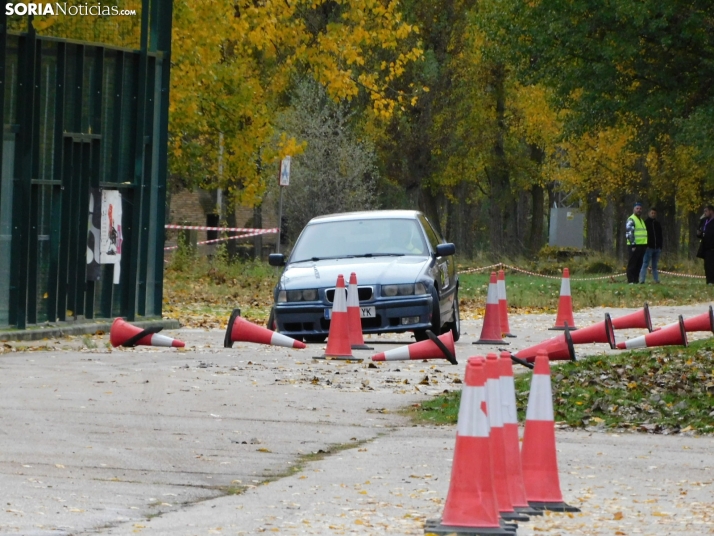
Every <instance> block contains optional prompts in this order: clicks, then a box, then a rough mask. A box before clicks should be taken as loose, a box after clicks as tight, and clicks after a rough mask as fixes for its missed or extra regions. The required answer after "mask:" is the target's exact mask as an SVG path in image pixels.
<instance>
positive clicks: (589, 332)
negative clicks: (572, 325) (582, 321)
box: [570, 313, 616, 349]
mask: <svg viewBox="0 0 714 536" xmlns="http://www.w3.org/2000/svg"><path fill="white" fill-rule="evenodd" d="M570 336H571V337H572V339H573V344H590V343H594V342H606V343H608V344H609V345H610V348H613V349H614V348H616V346H615V331H614V329H613V327H612V319H611V318H610V313H605V320H603V321H602V322H598V323H597V324H592V325H590V326H588V327H585V328H580V329H579V330H577V331H574V332H573V333H571V334H570Z"/></svg>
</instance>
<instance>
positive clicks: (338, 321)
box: [315, 274, 353, 359]
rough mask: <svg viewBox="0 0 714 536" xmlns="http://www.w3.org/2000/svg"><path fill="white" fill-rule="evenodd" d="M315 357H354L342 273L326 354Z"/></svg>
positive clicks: (338, 279) (333, 304) (336, 288)
mask: <svg viewBox="0 0 714 536" xmlns="http://www.w3.org/2000/svg"><path fill="white" fill-rule="evenodd" d="M315 359H353V357H352V345H351V344H350V328H349V319H348V318H347V297H346V295H345V278H344V277H343V276H342V274H340V275H338V276H337V285H336V287H335V297H334V300H333V302H332V311H331V313H330V333H329V335H328V336H327V347H326V348H325V354H324V355H323V356H320V357H317V358H315Z"/></svg>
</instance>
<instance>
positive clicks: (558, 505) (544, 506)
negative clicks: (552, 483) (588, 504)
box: [528, 501, 580, 512]
mask: <svg viewBox="0 0 714 536" xmlns="http://www.w3.org/2000/svg"><path fill="white" fill-rule="evenodd" d="M528 504H529V505H530V507H531V508H535V509H536V510H550V511H551V512H579V511H580V508H577V507H575V506H570V505H569V504H567V503H564V502H535V501H528Z"/></svg>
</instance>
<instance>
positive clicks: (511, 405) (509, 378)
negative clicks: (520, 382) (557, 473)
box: [499, 352, 543, 516]
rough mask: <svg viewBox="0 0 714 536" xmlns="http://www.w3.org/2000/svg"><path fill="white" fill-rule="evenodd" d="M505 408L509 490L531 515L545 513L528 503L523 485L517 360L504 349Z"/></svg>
mask: <svg viewBox="0 0 714 536" xmlns="http://www.w3.org/2000/svg"><path fill="white" fill-rule="evenodd" d="M499 367H500V371H499V372H500V375H501V379H500V383H501V385H500V387H501V407H502V409H503V411H502V412H501V414H502V417H503V448H504V451H505V456H506V473H507V478H508V494H509V495H510V496H511V502H512V503H513V509H514V510H515V511H516V512H519V513H521V514H526V515H529V516H534V515H535V516H542V515H543V512H542V511H540V510H535V509H533V508H531V507H530V506H528V501H527V500H526V490H525V487H524V486H523V469H522V468H521V442H520V439H519V437H518V409H517V407H516V387H515V384H514V382H513V363H512V362H511V354H509V353H508V352H501V358H500V359H499Z"/></svg>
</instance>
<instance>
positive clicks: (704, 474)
mask: <svg viewBox="0 0 714 536" xmlns="http://www.w3.org/2000/svg"><path fill="white" fill-rule="evenodd" d="M702 310H703V309H702V307H701V306H700V307H682V308H659V309H655V308H653V311H652V312H653V317H654V319H655V323H656V324H659V325H661V324H664V323H668V322H671V321H673V320H674V319H676V315H677V314H679V313H680V312H681V313H683V314H685V316H686V315H688V314H689V315H691V314H697V313H699V312H702ZM624 312H625V311H623V313H624ZM602 313H603V311H599V310H591V311H585V312H583V313H581V314H576V322H579V323H581V324H583V325H586V324H587V323H589V322H590V321H597V320H599V319H601V317H602ZM510 323H511V330H512V331H513V332H514V333H516V334H518V335H519V337H518V338H517V339H512V340H511V341H512V346H513V347H514V349H515V348H522V347H525V346H527V345H529V344H532V343H533V342H536V341H538V340H542V339H544V338H548V337H551V336H553V335H554V334H553V332H548V331H546V330H545V329H544V326H548V325H549V324H550V323H552V318H550V317H546V316H542V315H524V316H520V317H511V320H510ZM464 332H465V333H464V337H463V338H462V341H461V342H459V343H458V344H457V355H458V356H459V360H460V365H457V366H453V365H450V364H448V363H447V362H445V361H438V362H428V363H424V362H392V363H386V364H379V365H376V366H375V365H371V364H370V362H369V361H368V359H366V360H365V361H363V362H350V363H345V362H335V361H333V362H325V361H315V360H313V359H312V357H313V356H316V355H320V354H321V353H322V348H323V347H322V346H320V345H311V347H310V348H308V349H307V350H292V349H285V348H275V347H266V346H260V345H252V344H248V343H236V344H235V345H234V348H232V349H225V348H223V347H222V341H223V332H222V331H218V330H213V331H200V330H177V331H172V332H168V334H169V335H173V336H178V337H179V338H181V339H183V340H185V341H186V342H187V344H188V347H187V349H186V350H185V351H177V350H176V349H167V348H145V347H142V348H137V349H119V350H116V349H114V350H110V349H109V348H108V347H107V344H106V342H107V336H106V335H105V336H95V337H83V338H80V337H76V338H73V339H62V340H50V341H39V342H38V343H36V344H34V345H31V346H28V343H22V344H20V343H13V344H10V345H9V346H12V348H6V350H7V352H6V353H4V354H2V355H0V489H1V490H2V493H1V494H0V497H1V498H0V500H1V501H2V508H1V509H0V534H3V535H4V534H23V535H45V534H47V535H49V534H52V535H70V534H71V535H84V534H107V535H108V534H116V535H121V534H135V533H142V534H152V535H153V534H156V535H163V534H166V535H169V534H171V535H187V536H188V535H203V534H258V533H262V532H277V533H284V534H353V533H357V534H377V533H385V534H423V522H424V520H425V519H431V518H438V517H439V515H440V513H441V510H442V508H443V500H444V498H445V496H446V490H447V489H448V482H449V477H450V470H451V469H450V467H451V455H452V451H453V443H454V434H455V431H454V429H453V427H441V428H438V427H425V426H413V425H412V424H411V423H410V422H409V421H408V420H407V419H406V418H405V417H404V416H403V415H401V414H399V413H398V412H397V411H398V409H399V408H401V407H404V406H407V405H409V404H414V403H418V402H420V401H422V400H424V399H425V398H427V397H429V396H432V395H434V394H438V393H441V392H443V391H444V390H447V389H448V390H452V389H458V388H459V387H460V385H459V383H458V382H459V381H460V378H461V377H462V374H463V363H464V362H465V358H466V357H468V356H469V355H474V354H476V353H481V352H484V351H488V350H489V349H490V348H489V347H475V346H472V345H471V341H473V340H475V339H476V338H478V334H479V332H480V322H475V321H466V322H465V323H464ZM639 334H640V332H639V331H637V330H635V331H633V332H632V333H631V334H625V336H629V335H632V336H636V335H639ZM388 339H389V341H391V342H392V343H394V344H389V343H385V342H384V341H381V340H379V341H376V342H377V344H375V345H374V346H375V347H376V348H377V350H375V351H381V350H383V349H388V348H393V347H396V345H398V344H401V343H402V342H406V340H407V337H406V336H390V337H388ZM618 340H621V337H620V333H618ZM43 347H44V348H43ZM25 348H27V349H25ZM581 348H582V347H581ZM581 348H578V351H579V352H581ZM583 351H585V352H586V353H589V352H591V351H604V352H607V350H604V349H603V348H602V346H600V347H597V346H593V347H591V348H587V349H584V350H583ZM370 355H371V352H369V351H359V352H357V351H356V352H355V357H362V358H368V357H369V356H370ZM337 445H341V446H342V447H339V448H338V447H336V446H337ZM712 447H714V438H712V437H704V438H701V437H682V436H677V437H672V436H669V437H664V436H653V435H645V434H608V433H592V432H572V431H559V432H558V448H559V463H560V468H561V479H562V480H561V482H562V489H563V494H564V495H565V498H566V500H567V501H568V502H569V503H571V504H575V505H577V506H579V507H581V509H582V513H581V514H574V515H572V516H568V515H565V514H554V515H551V516H545V517H543V518H540V519H538V518H534V519H533V520H532V521H531V522H529V523H525V524H521V527H520V528H519V531H518V533H519V534H656V535H660V534H661V535H664V534H714V517H713V516H712V513H711V512H712V510H713V509H714V501H713V498H712V497H713V496H714V485H713V484H712V480H713V479H714V449H713V448H712Z"/></svg>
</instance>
